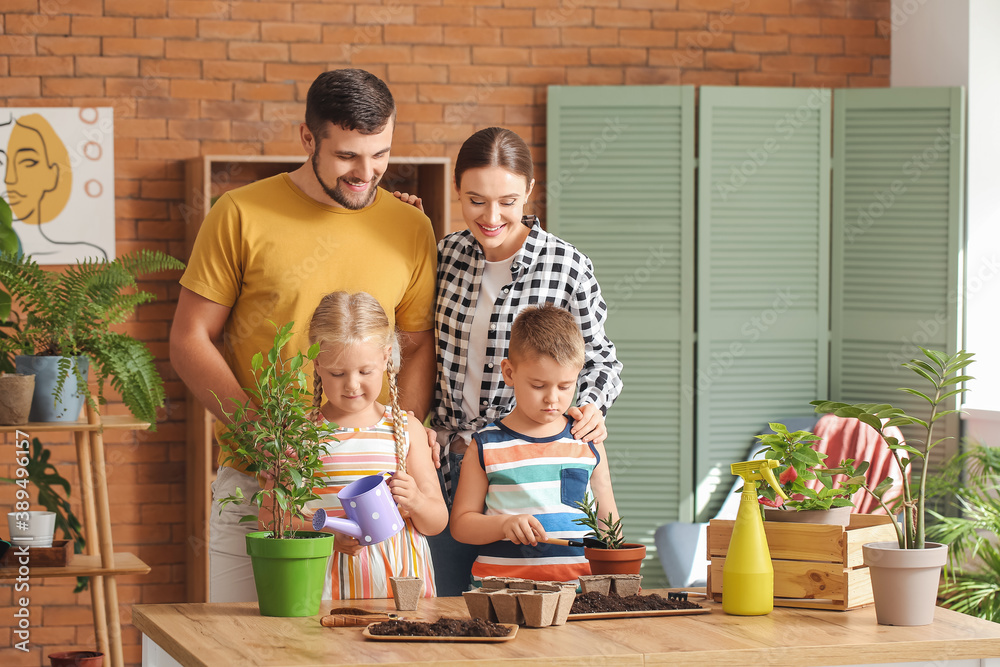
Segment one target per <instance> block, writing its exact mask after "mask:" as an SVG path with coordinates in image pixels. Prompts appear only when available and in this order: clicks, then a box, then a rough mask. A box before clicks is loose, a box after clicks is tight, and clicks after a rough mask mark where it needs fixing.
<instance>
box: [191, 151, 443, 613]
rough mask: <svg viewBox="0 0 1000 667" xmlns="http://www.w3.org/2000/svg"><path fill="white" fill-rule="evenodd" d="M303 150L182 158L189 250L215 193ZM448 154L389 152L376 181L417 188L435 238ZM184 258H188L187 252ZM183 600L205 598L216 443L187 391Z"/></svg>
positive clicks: (294, 160) (269, 171)
mask: <svg viewBox="0 0 1000 667" xmlns="http://www.w3.org/2000/svg"><path fill="white" fill-rule="evenodd" d="M305 159H306V156H305V155H203V156H201V157H197V158H191V159H189V160H187V162H186V164H185V207H184V210H183V211H182V214H183V217H184V220H185V238H186V242H187V251H188V256H190V253H191V246H192V245H193V244H194V240H195V238H196V237H197V236H198V230H199V229H201V224H202V222H203V221H204V219H205V214H206V213H208V210H209V209H210V208H211V207H212V203H213V202H214V201H215V199H216V198H217V197H219V196H220V195H222V194H224V193H226V192H228V191H229V190H233V189H235V188H238V187H240V186H243V185H247V184H249V183H252V182H254V181H258V180H260V179H262V178H268V177H270V176H275V175H277V174H280V173H282V172H287V171H293V170H295V169H297V168H298V167H299V166H301V165H302V163H303V162H304V161H305ZM451 179H452V171H451V159H450V158H447V157H397V156H390V158H389V168H388V169H387V170H386V172H385V175H384V176H383V177H382V181H381V183H380V184H379V185H380V187H383V188H385V189H386V190H389V191H390V192H391V191H393V190H400V191H402V192H409V193H415V194H417V195H419V196H420V198H421V199H422V200H423V207H424V212H425V213H426V214H427V217H428V218H430V220H431V224H432V225H433V227H434V236H435V238H437V239H438V240H441V239H442V238H444V236H445V235H446V234H447V233H448V232H449V231H450V229H449V221H450V220H451V211H450V207H451V192H450V190H451ZM183 259H187V258H186V257H185V258H183ZM186 418H187V445H188V446H187V473H186V481H187V503H186V511H187V532H188V542H187V577H186V579H187V600H188V602H207V601H208V583H209V571H208V562H209V561H208V513H209V511H210V510H211V507H212V489H211V486H212V482H213V481H214V479H215V468H216V461H217V460H218V445H217V444H216V445H213V434H214V429H213V426H214V417H213V416H212V414H211V413H210V412H209V411H208V410H206V409H205V408H204V406H202V405H201V403H200V402H198V400H197V399H195V398H194V397H193V396H192V395H191V393H190V392H188V393H187V415H186Z"/></svg>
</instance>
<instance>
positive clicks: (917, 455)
mask: <svg viewBox="0 0 1000 667" xmlns="http://www.w3.org/2000/svg"><path fill="white" fill-rule="evenodd" d="M920 350H921V352H922V353H923V355H924V356H923V358H917V359H911V360H910V361H908V362H906V363H904V364H902V365H903V367H904V368H906V369H908V370H910V371H913V372H914V373H915V374H916V375H918V376H919V377H920V378H921V379H922V380H925V381H926V382H927V383H928V384H929V385H930V389H929V390H928V389H927V388H923V390H922V391H921V390H920V389H913V388H909V387H903V388H901V389H900V391H903V392H906V393H907V394H910V395H912V396H916V397H917V398H919V399H920V400H921V401H923V402H926V403H927V404H928V408H929V411H928V414H927V416H926V417H919V416H916V415H912V414H907V413H906V412H905V411H904V410H902V409H900V408H895V407H893V406H892V405H889V404H887V403H855V404H849V403H840V402H836V401H812V404H813V405H814V406H816V412H819V413H833V414H835V415H837V416H838V417H848V418H854V419H858V420H860V421H862V422H864V423H865V424H867V425H869V426H871V427H872V428H873V429H875V430H876V431H877V432H878V434H879V435H880V436H881V437H882V438H883V439H884V440H885V442H886V444H887V445H888V447H889V449H890V450H892V456H893V458H895V459H896V463H897V464H898V466H899V470H901V471H902V474H903V476H904V479H905V478H906V477H907V476H910V477H913V478H914V479H913V480H912V482H911V484H904V485H903V496H902V498H901V500H900V501H899V503H898V507H899V509H900V510H901V513H902V522H901V523H894V524H893V525H894V527H895V529H896V537H897V543H891V542H875V543H872V544H866V545H864V547H863V551H864V555H865V564H866V565H868V567H869V569H870V571H871V575H872V589H873V592H874V594H875V609H876V614H877V615H878V620H879V623H882V624H884V625H926V624H928V623H930V622H931V621H932V620H933V618H934V603H935V600H936V594H937V584H938V578H939V576H940V571H941V567H942V566H943V565H944V564H945V561H946V560H947V554H948V547H947V545H946V544H939V543H932V542H926V540H925V515H926V513H927V512H926V502H927V482H928V479H929V477H930V470H929V463H930V457H929V454H930V452H931V451H932V450H933V449H934V448H935V447H936V446H937V445H939V444H941V442H943V441H945V440H948V439H949V438H947V437H944V438H938V439H935V437H934V428H935V426H936V425H937V424H938V422H939V421H940V420H941V419H943V418H944V417H946V416H948V415H950V414H954V413H956V412H958V410H954V409H946V407H947V402H948V401H949V399H953V398H955V397H957V396H960V395H961V394H962V393H964V392H965V391H966V389H965V388H964V387H961V386H956V385H960V384H961V383H963V382H965V381H966V380H971V379H972V378H971V377H970V376H968V375H964V374H963V373H962V372H963V370H964V369H965V368H966V367H967V366H968V365H969V364H971V363H972V361H973V360H972V357H973V355H972V354H971V353H968V352H965V351H964V350H963V351H960V352H957V353H955V354H951V355H949V354H946V353H944V352H938V351H935V350H927V349H924V348H920ZM890 426H916V427H917V428H918V429H919V430H920V431H922V435H923V438H922V439H911V440H909V441H908V442H900V441H899V439H898V438H895V437H893V436H889V435H886V434H885V429H887V428H888V427H890ZM915 464H918V465H919V469H917V465H915ZM911 469H912V471H911ZM908 473H909V475H908ZM851 481H852V482H854V483H857V484H859V485H861V487H862V488H863V489H865V490H866V491H867V492H869V493H871V494H872V495H873V496H874V497H875V498H876V499H877V500H878V502H879V504H880V505H881V506H882V507H883V508H884V509H885V510H886V512H888V513H890V514H892V512H891V510H890V508H889V507H888V506H887V504H886V502H885V499H884V497H883V494H884V492H885V490H886V489H887V488H888V485H886V484H885V483H883V484H880V485H879V487H876V488H870V487H869V486H868V484H867V482H866V481H865V479H864V477H863V476H856V477H854V478H852V479H851ZM883 487H884V488H883ZM900 573H910V574H913V575H914V576H918V577H919V578H917V579H914V580H913V581H912V582H910V583H907V582H906V581H895V580H894V577H895V576H896V575H899V574H900ZM921 586H926V588H925V589H924V590H923V591H922V592H921V590H920V587H921Z"/></svg>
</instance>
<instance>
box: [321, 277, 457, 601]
mask: <svg viewBox="0 0 1000 667" xmlns="http://www.w3.org/2000/svg"><path fill="white" fill-rule="evenodd" d="M309 342H310V343H319V344H320V353H319V355H318V356H317V357H316V362H315V378H314V386H315V394H314V399H313V400H314V411H313V415H314V417H315V418H316V419H323V420H326V421H329V422H331V423H333V424H336V425H337V428H336V430H335V431H334V433H335V436H336V439H335V440H334V439H331V440H330V441H329V442H327V443H326V454H325V455H324V456H323V457H322V459H323V464H324V465H323V472H322V473H321V474H322V475H323V476H324V477H325V478H326V480H327V486H324V487H319V488H317V489H316V493H317V494H319V495H320V496H321V497H322V499H321V500H318V501H313V502H312V503H310V505H309V509H311V510H314V511H315V510H316V509H319V508H323V509H325V510H327V511H328V512H329V513H331V514H332V515H333V516H343V515H344V512H343V509H342V508H341V507H340V503H339V501H338V499H337V492H338V491H340V490H341V489H342V488H344V487H345V486H347V485H348V484H350V483H351V482H353V481H354V480H356V479H359V478H361V477H364V476H366V475H374V474H377V473H379V472H382V471H386V470H395V471H396V472H395V474H394V475H393V476H392V479H391V481H390V482H389V488H390V490H391V491H392V495H393V499H394V500H395V501H396V504H397V505H398V506H399V513H400V514H401V515H402V516H403V517H404V519H405V520H406V526H405V527H404V528H403V530H402V531H400V532H399V533H397V534H396V535H394V536H393V537H391V538H389V539H388V540H385V541H384V542H380V543H379V544H375V545H367V546H363V545H361V544H360V543H359V542H358V540H356V539H355V538H353V537H348V536H346V535H341V534H339V533H338V534H337V536H336V538H335V540H334V554H333V558H332V562H331V567H330V573H331V576H330V577H329V578H328V579H327V588H326V589H325V590H324V592H323V599H324V600H329V599H334V600H342V599H351V598H354V599H359V598H388V597H392V589H391V586H390V585H389V584H390V582H389V577H394V576H409V577H421V578H423V580H424V596H425V597H433V596H434V595H435V586H434V576H433V574H432V573H433V568H432V566H431V554H430V550H429V549H428V546H427V540H426V539H425V537H424V535H436V534H437V533H439V532H441V530H442V529H443V528H444V527H445V524H446V523H447V521H448V510H447V508H446V507H445V504H444V500H443V499H442V497H441V490H440V487H439V485H438V481H437V477H436V474H435V471H434V465H433V463H432V462H431V455H430V448H429V447H428V446H427V436H426V433H425V431H424V429H423V427H422V426H421V425H420V424H419V423H414V422H412V421H409V420H408V419H407V416H406V415H405V414H403V412H402V411H401V410H400V409H399V400H398V399H399V397H398V393H399V392H398V389H397V387H396V371H397V369H396V364H395V362H394V361H393V351H394V350H398V349H399V347H398V346H399V342H398V341H397V339H396V334H395V331H393V329H392V327H391V326H390V324H389V318H388V317H386V315H385V311H384V310H382V306H380V305H379V303H378V301H377V300H376V299H375V297H373V296H371V295H370V294H367V293H365V292H359V293H357V294H348V293H347V292H334V293H332V294H328V295H326V296H325V297H323V300H322V301H320V304H319V306H318V307H317V308H316V311H315V312H314V313H313V317H312V321H311V322H310V324H309ZM383 373H386V374H387V375H388V379H389V395H390V401H391V404H392V405H391V406H385V405H382V404H380V403H378V401H377V399H378V395H379V392H380V391H381V389H382V376H383ZM324 394H325V395H326V401H325V402H324V400H323V396H324ZM327 596H329V597H327Z"/></svg>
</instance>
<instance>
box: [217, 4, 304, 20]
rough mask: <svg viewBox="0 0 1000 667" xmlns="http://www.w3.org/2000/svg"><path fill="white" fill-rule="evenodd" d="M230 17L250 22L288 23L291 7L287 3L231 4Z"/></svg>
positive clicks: (290, 16)
mask: <svg viewBox="0 0 1000 667" xmlns="http://www.w3.org/2000/svg"><path fill="white" fill-rule="evenodd" d="M230 5H231V6H230V8H229V12H230V16H231V17H232V18H234V19H250V20H252V21H289V20H291V18H292V7H291V5H290V4H289V3H287V2H232V3H230Z"/></svg>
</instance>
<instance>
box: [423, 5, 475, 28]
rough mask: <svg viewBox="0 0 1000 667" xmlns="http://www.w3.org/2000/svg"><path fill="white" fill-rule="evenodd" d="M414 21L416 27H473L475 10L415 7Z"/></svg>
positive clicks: (470, 8) (469, 8)
mask: <svg viewBox="0 0 1000 667" xmlns="http://www.w3.org/2000/svg"><path fill="white" fill-rule="evenodd" d="M414 19H415V21H416V22H417V24H418V25H441V26H449V25H474V24H475V23H476V10H475V8H473V7H417V8H416V12H415V16H414Z"/></svg>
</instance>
